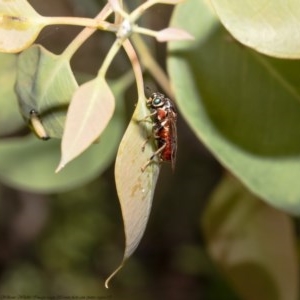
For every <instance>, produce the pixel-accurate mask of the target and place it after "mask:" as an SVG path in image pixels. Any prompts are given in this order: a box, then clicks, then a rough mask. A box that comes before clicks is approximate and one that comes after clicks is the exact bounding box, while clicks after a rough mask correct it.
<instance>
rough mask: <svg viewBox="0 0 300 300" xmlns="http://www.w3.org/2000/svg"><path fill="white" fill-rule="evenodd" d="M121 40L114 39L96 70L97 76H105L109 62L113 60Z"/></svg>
mask: <svg viewBox="0 0 300 300" xmlns="http://www.w3.org/2000/svg"><path fill="white" fill-rule="evenodd" d="M122 43H123V41H122V40H120V39H116V40H115V41H114V43H113V45H112V46H111V48H110V49H109V52H108V53H107V55H106V57H105V59H104V61H103V63H102V66H101V68H100V69H99V71H98V75H97V77H105V75H106V72H107V70H108V68H109V66H110V64H111V62H112V61H113V59H114V57H115V56H116V54H117V53H118V51H119V50H120V48H121V46H122Z"/></svg>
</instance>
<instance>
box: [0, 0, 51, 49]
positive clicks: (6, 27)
mask: <svg viewBox="0 0 300 300" xmlns="http://www.w3.org/2000/svg"><path fill="white" fill-rule="evenodd" d="M44 23H45V22H44V17H42V16H40V15H39V14H38V13H37V12H36V11H35V10H34V9H33V8H32V7H31V5H30V4H29V3H28V2H27V1H26V0H9V1H7V0H0V51H1V52H9V53H16V52H20V51H22V50H23V49H25V48H27V47H28V46H29V45H31V44H32V43H33V42H34V41H35V39H36V38H37V36H38V34H39V33H40V31H41V30H42V28H43V27H44V26H45V24H44Z"/></svg>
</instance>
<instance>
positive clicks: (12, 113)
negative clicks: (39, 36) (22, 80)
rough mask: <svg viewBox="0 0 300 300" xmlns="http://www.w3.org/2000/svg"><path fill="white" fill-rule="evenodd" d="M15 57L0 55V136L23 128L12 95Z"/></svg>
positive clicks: (16, 103) (16, 104)
mask: <svg viewBox="0 0 300 300" xmlns="http://www.w3.org/2000/svg"><path fill="white" fill-rule="evenodd" d="M16 65H17V56H16V55H14V54H3V53H1V54H0V86H1V89H0V107H1V110H0V135H9V134H12V133H14V132H15V131H16V130H18V129H20V128H21V127H22V126H24V121H23V119H22V117H21V115H20V112H19V107H18V100H17V97H16V94H15V93H14V85H15V81H16Z"/></svg>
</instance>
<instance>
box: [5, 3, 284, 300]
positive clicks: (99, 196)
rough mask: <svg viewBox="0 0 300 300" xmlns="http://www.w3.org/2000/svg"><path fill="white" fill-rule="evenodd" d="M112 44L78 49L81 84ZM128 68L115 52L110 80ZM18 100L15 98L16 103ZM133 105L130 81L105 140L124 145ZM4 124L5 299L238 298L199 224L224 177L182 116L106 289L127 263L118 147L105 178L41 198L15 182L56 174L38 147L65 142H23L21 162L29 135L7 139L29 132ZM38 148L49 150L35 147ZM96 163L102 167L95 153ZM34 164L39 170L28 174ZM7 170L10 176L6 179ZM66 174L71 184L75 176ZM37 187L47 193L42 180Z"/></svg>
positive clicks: (60, 29) (63, 30)
mask: <svg viewBox="0 0 300 300" xmlns="http://www.w3.org/2000/svg"><path fill="white" fill-rule="evenodd" d="M29 2H30V3H31V4H32V5H33V7H34V8H35V9H36V10H37V11H38V12H39V13H41V14H42V15H49V16H51V15H61V16H64V15H65V16H72V15H77V16H90V17H93V16H95V15H96V14H97V13H98V11H99V10H100V9H101V7H103V5H104V3H105V2H106V1H97V0H89V1H84V2H83V1H82V0H52V1H38V0H34V1H29ZM128 2H129V1H128ZM140 2H141V1H130V3H129V4H130V5H132V7H135V6H136V5H137V4H138V3H140ZM171 11H172V7H170V6H156V7H154V8H153V9H151V10H150V12H149V14H146V15H145V17H144V18H143V20H142V22H145V23H146V24H147V26H149V27H151V28H154V29H155V28H157V29H159V28H164V27H166V25H167V24H168V21H169V17H170V14H171ZM79 30H80V28H77V27H66V26H54V27H49V28H46V29H44V30H43V31H42V33H41V35H40V37H39V39H38V41H37V42H38V43H40V44H42V45H43V46H45V47H46V48H47V49H49V50H50V51H53V52H54V53H57V54H58V53H60V52H61V51H63V49H64V48H65V47H66V46H67V45H68V43H69V42H70V41H71V40H72V38H74V36H75V35H76V34H77V33H78V32H79ZM113 38H114V37H113V36H112V35H111V34H109V33H97V34H95V35H94V36H93V37H92V38H91V39H89V40H88V42H87V43H86V44H85V45H84V47H83V48H82V49H80V50H79V52H78V53H77V54H76V55H75V57H74V60H73V61H72V67H73V68H74V70H75V72H76V74H80V75H79V77H80V76H83V75H82V74H84V75H87V76H89V75H93V74H96V72H97V69H98V67H99V66H100V64H101V61H102V59H103V57H104V56H105V54H106V52H107V50H108V49H109V47H110V45H111V43H112V42H113ZM147 42H148V43H149V44H148V45H149V47H150V49H151V50H152V51H153V54H154V56H155V57H156V58H157V59H158V61H159V63H160V65H161V66H162V67H163V68H165V67H166V66H165V59H166V45H164V44H157V43H156V42H155V41H152V40H150V41H147ZM1 58H2V59H4V58H3V57H2V56H1ZM4 60H5V59H4ZM7 68H9V66H7ZM11 68H13V62H12V65H11ZM129 68H130V65H129V62H128V60H127V59H124V56H122V55H119V56H118V57H117V58H116V60H115V62H114V64H113V67H112V68H110V71H109V76H110V78H111V79H117V78H119V77H120V76H121V75H122V74H124V73H125V72H126V71H128V69H129ZM145 82H146V85H147V86H149V88H150V89H152V90H153V89H154V90H156V89H159V86H157V85H156V83H155V82H154V81H153V80H152V79H151V77H150V76H148V75H147V74H145ZM10 96H11V95H10ZM8 97H9V96H8ZM12 97H13V100H14V101H15V96H12ZM136 98H137V96H136V91H135V86H134V83H133V85H132V87H131V88H129V89H128V90H126V93H125V95H124V99H125V101H124V103H125V109H124V108H123V107H122V108H120V110H121V112H122V113H119V114H117V115H116V116H115V122H116V124H118V125H116V126H115V127H112V128H111V131H110V132H109V134H108V142H107V143H109V137H110V136H111V135H113V136H114V137H116V139H118V138H119V139H120V138H121V131H122V130H125V126H126V124H127V123H128V122H129V119H130V116H131V114H132V112H133V110H134V105H135V102H136ZM1 105H2V109H1V112H0V119H2V121H1V120H0V122H1V124H6V123H4V120H5V122H7V120H6V119H5V112H6V109H5V107H6V105H7V106H9V105H11V103H10V104H8V102H7V98H5V99H4V97H3V95H2V99H1ZM121 106H122V105H121ZM1 114H2V116H1ZM124 119H125V120H124ZM8 120H9V121H11V123H12V125H11V127H10V128H12V129H11V131H3V132H1V137H2V139H1V141H0V159H4V160H5V159H7V163H6V164H5V163H0V174H2V175H1V178H0V179H1V182H2V183H0V298H1V297H4V296H5V295H6V296H7V297H9V296H11V297H17V298H18V297H22V295H23V298H24V297H26V296H28V297H29V298H28V299H30V297H31V298H32V299H33V298H34V297H48V298H50V297H58V296H59V295H60V296H61V297H69V298H71V297H72V296H73V297H81V296H82V297H86V298H88V297H90V298H92V299H93V297H94V299H128V300H129V299H130V300H135V299H143V300H144V299H145V300H147V299H174V300H177V299H199V300H217V299H222V300H226V299H228V300H229V299H230V300H235V299H240V298H239V297H237V295H236V292H235V291H234V290H233V289H232V288H231V286H230V284H228V282H227V279H226V278H225V277H223V276H222V275H221V273H220V271H219V270H218V269H217V268H216V266H215V265H214V263H213V262H212V260H211V259H210V257H209V255H208V253H207V251H206V246H205V242H204V237H203V234H202V226H201V224H202V216H203V214H204V210H205V208H206V207H207V203H208V200H209V198H210V196H211V194H212V192H213V191H214V190H215V187H216V186H217V184H218V183H219V182H220V180H221V178H222V176H223V175H224V170H223V168H222V167H221V166H220V164H219V163H218V162H217V161H216V160H215V159H214V158H213V156H212V155H211V154H210V153H209V152H208V151H207V150H206V149H205V147H204V146H203V145H201V143H200V142H199V140H198V139H197V138H196V137H195V136H194V134H193V133H192V132H191V130H190V129H189V127H188V126H187V125H186V123H185V122H184V120H183V119H182V118H181V117H180V114H179V120H178V157H177V164H176V170H175V172H174V173H172V171H171V168H170V166H168V165H163V166H162V171H161V174H160V177H159V181H158V184H157V188H156V194H155V197H154V203H153V210H152V212H151V217H150V220H149V224H148V226H147V230H146V232H145V235H144V237H143V239H142V242H141V244H140V245H139V247H138V249H137V250H136V252H135V253H134V255H133V256H132V257H131V258H130V259H129V260H128V261H127V263H126V264H125V266H124V268H123V269H122V270H121V271H120V272H119V273H118V274H117V276H116V277H115V278H114V279H113V280H112V282H111V288H110V289H109V290H106V289H105V288H104V280H105V279H106V277H107V276H108V275H110V273H111V272H112V271H113V270H114V269H115V268H116V267H117V266H118V265H119V263H120V262H121V259H122V255H123V249H124V234H123V224H122V218H121V212H120V207H119V204H118V198H117V195H116V189H115V183H114V174H113V172H114V171H113V169H114V156H115V153H116V150H117V149H116V147H113V148H114V149H110V150H109V151H110V155H109V156H107V157H106V160H105V162H106V163H103V165H101V166H102V167H99V169H98V173H99V174H97V175H95V174H96V173H97V172H96V171H93V172H92V173H91V174H90V175H88V176H86V178H84V180H83V181H84V184H83V183H80V180H79V181H78V182H77V181H76V180H75V179H74V182H75V186H76V187H74V186H73V187H72V188H70V187H71V186H72V185H70V187H68V188H67V189H68V190H67V191H63V188H58V189H57V190H59V192H57V191H55V188H49V189H48V190H47V189H45V190H47V192H46V193H42V192H41V193H37V192H34V191H33V190H32V188H28V186H27V188H26V185H24V184H22V183H20V182H19V181H17V182H16V181H14V178H17V177H18V176H23V178H26V180H27V181H28V178H29V181H30V179H31V178H32V182H31V183H32V186H34V185H35V182H34V180H38V178H39V177H40V174H41V173H42V171H41V170H43V169H44V168H47V169H48V168H50V169H53V172H54V170H55V168H56V166H57V163H58V161H57V162H56V161H55V159H53V157H52V156H51V155H50V156H44V155H43V153H44V152H43V151H42V150H41V149H40V147H42V148H43V149H46V148H48V146H47V145H51V149H50V150H51V151H53V152H55V153H59V144H58V143H57V142H55V141H50V142H49V143H51V144H47V143H48V142H42V141H38V140H37V141H36V143H35V142H34V145H33V146H32V148H31V146H30V145H31V144H30V143H29V144H26V145H27V146H26V155H25V154H23V153H22V152H23V150H22V149H24V148H22V147H23V146H24V145H25V144H24V140H23V137H20V138H19V140H18V139H14V140H11V138H12V137H14V138H15V137H16V136H21V135H22V136H23V135H26V134H27V133H28V131H27V129H26V128H25V127H24V123H23V121H22V120H21V118H19V119H16V121H14V120H11V118H9V119H8ZM16 131H17V134H16V133H15V132H16ZM12 143H15V144H13V145H12ZM38 143H45V144H43V146H40V144H39V145H38V146H36V145H37V144H38ZM100 143H101V141H100ZM28 145H29V146H28ZM116 146H117V141H116ZM35 147H37V148H35ZM95 147H97V146H95ZM12 149H13V150H12ZM39 151H40V152H39ZM112 152H114V153H112ZM12 153H13V155H15V156H14V157H16V155H18V160H17V161H12V158H11V156H10V154H12ZM51 153H52V152H51ZM55 155H56V154H55ZM55 157H56V156H55ZM92 157H93V160H97V153H94V154H93V156H92ZM51 159H52V160H51ZM99 159H100V158H99ZM71 164H72V163H71ZM71 164H70V165H71ZM10 165H13V166H14V167H16V168H17V169H20V168H22V170H21V171H20V172H19V173H21V174H19V173H18V172H16V173H14V172H11V171H12V170H11V167H10ZM32 165H36V166H35V167H32V168H31V166H32ZM82 166H83V167H82ZM84 166H86V168H88V164H86V165H85V161H84V160H83V161H82V165H81V169H78V168H77V169H76V167H74V172H76V171H77V172H78V171H80V172H82V173H84V172H85V167H84ZM67 168H68V167H67ZM5 172H7V174H12V175H7V176H5V175H3V174H5ZM39 172H41V173H39ZM87 173H88V171H87ZM100 173H101V174H100ZM68 176H70V177H72V171H70V172H69V173H68ZM73 176H74V177H75V174H74V175H73ZM18 178H19V177H18ZM91 178H93V179H92V180H90V179H91ZM70 179H71V181H72V178H70ZM39 184H40V183H39ZM39 190H41V191H42V190H43V183H41V184H40V185H39ZM4 299H5V298H4ZM57 299H58V298H57ZM276 299H277V298H276ZM278 299H279V298H278Z"/></svg>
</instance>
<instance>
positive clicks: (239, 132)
mask: <svg viewBox="0 0 300 300" xmlns="http://www.w3.org/2000/svg"><path fill="white" fill-rule="evenodd" d="M179 24H180V26H181V27H182V28H183V29H185V30H187V31H188V32H190V33H191V34H192V35H193V36H194V37H195V38H196V42H180V43H179V42H178V43H175V42H174V43H172V44H171V47H170V51H171V52H170V54H171V55H170V58H169V61H168V70H169V74H170V76H171V80H172V84H173V86H174V90H175V93H176V99H177V105H178V107H179V109H180V111H181V113H182V115H183V117H184V118H185V119H186V121H187V122H188V123H189V125H190V126H191V128H192V129H193V130H194V132H195V133H196V135H197V136H198V137H199V139H201V140H202V141H203V142H204V143H205V144H206V146H207V147H208V148H209V149H210V150H211V151H212V152H213V153H214V154H215V156H216V157H217V158H218V159H219V160H220V161H221V163H222V164H223V165H224V166H225V167H226V168H228V169H229V170H230V171H232V172H233V173H234V174H235V175H236V176H237V177H238V178H239V179H240V180H241V181H242V182H244V183H245V184H246V185H247V186H248V187H249V188H250V189H251V190H252V191H253V192H254V193H255V194H257V195H259V196H260V197H262V198H264V199H265V200H267V201H268V202H269V203H270V204H272V205H275V206H277V207H280V208H282V209H285V210H286V211H288V212H291V213H293V214H300V185H299V183H298V181H299V178H300V155H299V154H300V142H299V141H300V122H299V120H300V86H299V81H300V77H299V76H300V75H299V69H300V62H299V61H289V60H286V61H283V60H277V59H271V58H268V57H266V56H263V55H260V54H258V53H256V52H254V51H252V50H249V49H248V48H245V47H243V46H242V45H240V44H238V43H236V42H234V41H233V40H232V39H230V36H228V33H227V32H226V31H225V30H224V29H222V28H221V26H220V24H219V22H218V20H217V19H216V18H215V17H214V15H213V14H212V13H211V12H210V11H209V10H208V8H207V7H206V6H205V5H204V3H203V2H202V1H197V0H191V1H188V2H185V3H183V4H181V5H179V6H178V7H177V9H176V10H175V14H174V15H173V20H172V25H174V26H177V25H179Z"/></svg>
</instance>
